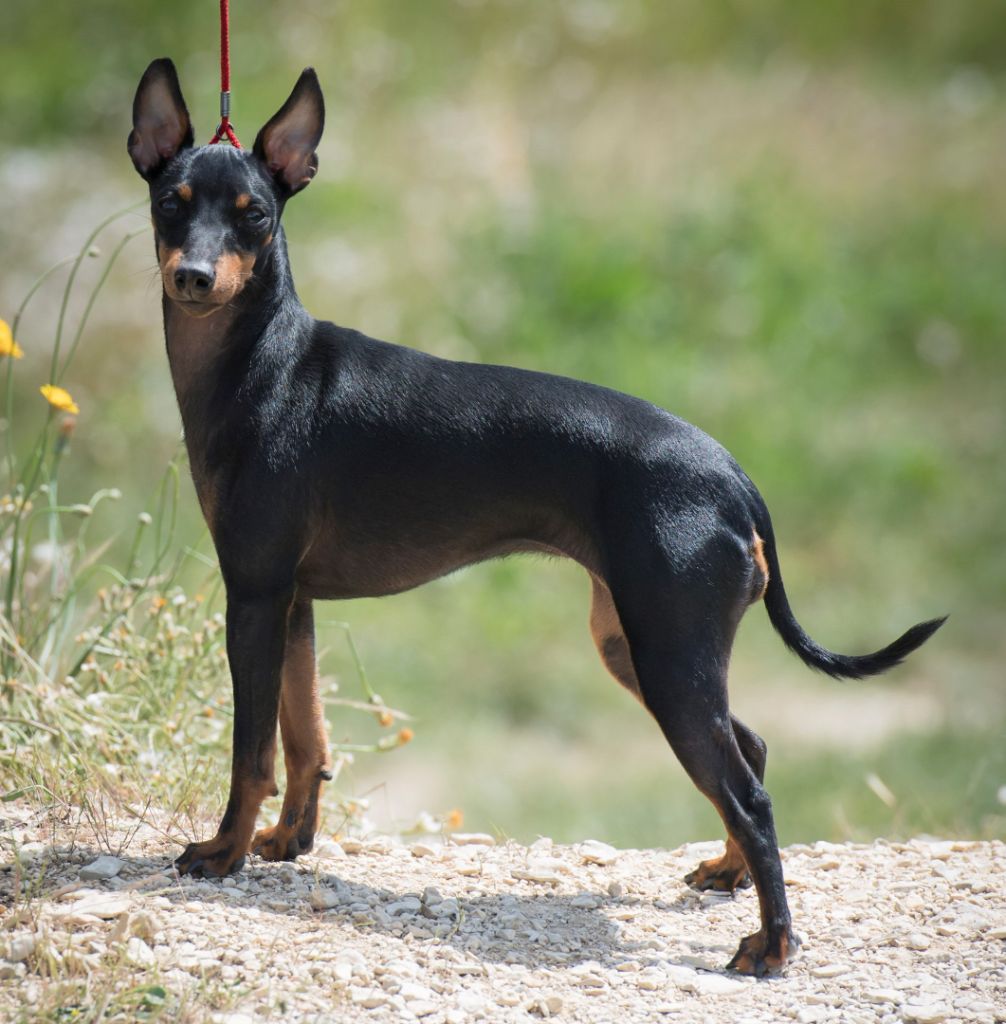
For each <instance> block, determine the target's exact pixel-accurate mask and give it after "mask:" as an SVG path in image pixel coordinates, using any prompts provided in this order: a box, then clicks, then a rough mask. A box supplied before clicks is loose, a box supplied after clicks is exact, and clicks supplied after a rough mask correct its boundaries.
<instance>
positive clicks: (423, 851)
mask: <svg viewBox="0 0 1006 1024" xmlns="http://www.w3.org/2000/svg"><path fill="white" fill-rule="evenodd" d="M409 852H410V853H411V854H412V856H413V857H436V855H437V854H438V853H439V852H440V847H438V846H431V845H430V844H429V843H413V844H412V845H411V846H410V847H409Z"/></svg>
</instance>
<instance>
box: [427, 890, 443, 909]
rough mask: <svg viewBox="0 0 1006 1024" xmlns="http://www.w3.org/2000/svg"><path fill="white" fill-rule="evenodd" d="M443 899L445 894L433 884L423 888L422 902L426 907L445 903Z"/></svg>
mask: <svg viewBox="0 0 1006 1024" xmlns="http://www.w3.org/2000/svg"><path fill="white" fill-rule="evenodd" d="M443 901H444V898H443V896H441V895H440V893H439V892H438V891H437V890H436V889H435V888H434V887H433V886H432V885H428V886H427V887H426V888H425V889H424V890H423V898H422V902H423V906H424V907H435V906H436V905H437V904H438V903H443Z"/></svg>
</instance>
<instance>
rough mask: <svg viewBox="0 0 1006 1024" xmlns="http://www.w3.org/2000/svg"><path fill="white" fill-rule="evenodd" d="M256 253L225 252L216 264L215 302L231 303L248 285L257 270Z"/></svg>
mask: <svg viewBox="0 0 1006 1024" xmlns="http://www.w3.org/2000/svg"><path fill="white" fill-rule="evenodd" d="M256 255H257V254H256V253H253V252H247V253H242V252H225V253H224V254H223V255H222V256H220V257H219V259H218V260H217V262H216V266H215V267H214V270H215V271H216V276H217V279H216V283H215V284H214V286H213V300H214V302H230V300H231V299H233V298H234V296H235V295H237V294H238V292H240V291H241V289H242V288H244V286H245V285H246V284H247V283H248V278H250V277H251V276H252V271H253V270H254V269H255V258H256Z"/></svg>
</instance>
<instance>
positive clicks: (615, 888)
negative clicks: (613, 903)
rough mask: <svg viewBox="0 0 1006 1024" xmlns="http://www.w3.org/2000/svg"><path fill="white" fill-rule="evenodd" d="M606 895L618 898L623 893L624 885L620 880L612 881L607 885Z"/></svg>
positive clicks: (614, 898)
mask: <svg viewBox="0 0 1006 1024" xmlns="http://www.w3.org/2000/svg"><path fill="white" fill-rule="evenodd" d="M608 895H609V896H610V897H611V898H612V899H613V900H617V899H620V898H621V897H622V896H624V895H625V886H624V885H622V883H621V882H612V883H611V884H610V885H609V886H608Z"/></svg>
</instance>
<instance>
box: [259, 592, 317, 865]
mask: <svg viewBox="0 0 1006 1024" xmlns="http://www.w3.org/2000/svg"><path fill="white" fill-rule="evenodd" d="M279 727H280V733H281V734H282V737H283V758H284V761H285V762H286V794H285V795H284V797H283V809H282V811H281V812H280V816H279V821H278V822H277V824H276V825H274V826H273V827H272V828H269V829H263V830H262V831H261V832H259V833H258V834H257V835H256V836H255V840H254V842H253V843H252V850H253V851H254V852H255V853H258V854H260V855H261V856H262V857H265V858H266V859H267V860H290V859H292V858H294V857H296V856H297V855H298V854H300V853H306V852H307V851H308V850H309V849H310V848H311V844H312V842H313V839H314V834H315V832H316V831H317V828H318V796H319V793H320V790H321V783H322V782H323V781H324V780H325V779H326V777H327V776H329V774H330V772H331V767H332V762H331V759H330V757H329V752H328V729H327V728H326V725H325V712H324V707H323V705H322V701H321V694H320V692H319V688H318V669H317V664H316V662H315V656H314V617H313V613H312V611H311V605H310V602H298V603H296V604H295V605H294V607H293V609H292V611H291V613H290V627H289V633H288V638H287V645H286V656H285V659H284V661H283V689H282V690H281V691H280V703H279Z"/></svg>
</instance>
